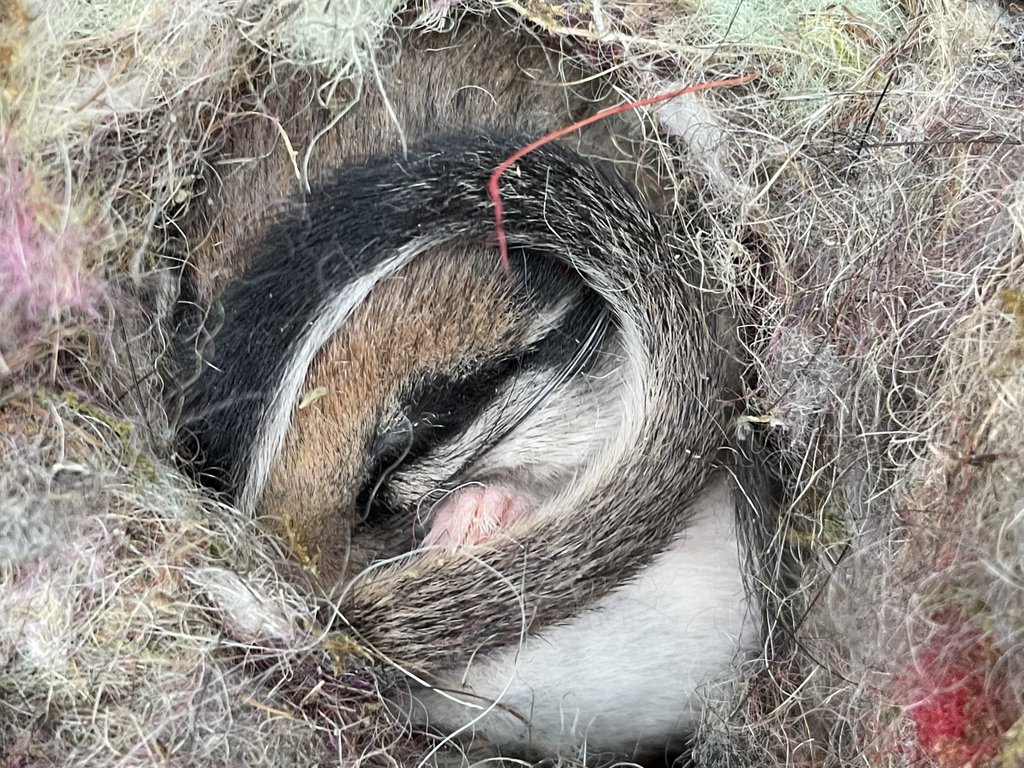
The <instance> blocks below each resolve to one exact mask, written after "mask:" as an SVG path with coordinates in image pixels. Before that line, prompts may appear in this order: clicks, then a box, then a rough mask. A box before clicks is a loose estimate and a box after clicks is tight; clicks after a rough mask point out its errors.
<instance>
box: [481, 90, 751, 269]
mask: <svg viewBox="0 0 1024 768" xmlns="http://www.w3.org/2000/svg"><path fill="white" fill-rule="evenodd" d="M756 77H758V73H757V72H748V73H747V74H745V75H742V76H740V77H730V78H728V79H725V80H710V81H708V82H706V83H698V84H697V85H688V86H686V87H685V88H678V89H676V90H674V91H669V92H668V93H662V94H659V95H658V96H651V97H649V98H646V99H640V100H639V101H628V102H626V103H625V104H617V105H615V106H614V107H607V108H605V109H602V110H601V111H599V112H595V113H594V114H593V115H591V116H590V117H587V118H584V119H583V120H580V121H578V122H575V123H572V124H570V125H566V126H563V127H562V128H559V129H558V130H555V131H552V132H551V133H549V134H547V135H545V136H541V137H540V138H539V139H537V140H536V141H532V142H530V143H529V144H527V145H526V146H525V147H523V148H522V149H519V150H517V151H516V152H514V153H512V154H511V155H509V156H508V157H507V158H505V160H504V161H503V162H502V163H501V165H499V166H498V167H497V168H495V169H494V173H492V174H491V178H490V180H489V181H488V182H487V196H488V197H489V198H490V199H491V202H492V203H494V233H495V235H497V238H498V252H499V253H500V254H501V266H502V268H503V269H504V270H505V272H506V273H508V274H511V271H512V270H511V267H510V266H509V261H508V240H507V239H506V237H505V213H504V210H503V208H502V206H501V191H500V190H499V189H498V182H499V181H500V180H501V175H502V174H503V173H504V172H505V171H507V170H508V169H509V168H511V167H512V166H513V165H515V164H516V163H517V162H519V161H520V160H522V159H523V158H524V157H526V156H527V155H528V154H530V153H531V152H533V150H535V149H537V148H538V147H543V146H544V145H545V144H547V143H548V142H549V141H554V140H555V139H560V138H562V137H563V136H565V135H567V134H570V133H572V132H573V131H577V130H579V129H580V128H585V127H587V126H588V125H590V124H591V123H596V122H597V121H598V120H604V119H605V118H606V117H611V116H612V115H617V114H618V113H619V112H625V111H627V110H630V109H638V108H639V107H647V106H650V105H651V104H657V103H659V102H662V101H668V100H669V99H674V98H676V97H677V96H683V95H685V94H687V93H699V92H700V91H707V90H710V89H711V88H728V87H730V86H733V85H743V84H744V83H749V82H750V81H751V80H753V79H754V78H756Z"/></svg>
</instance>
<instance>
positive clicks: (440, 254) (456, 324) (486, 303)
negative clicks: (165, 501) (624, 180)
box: [260, 249, 522, 581]
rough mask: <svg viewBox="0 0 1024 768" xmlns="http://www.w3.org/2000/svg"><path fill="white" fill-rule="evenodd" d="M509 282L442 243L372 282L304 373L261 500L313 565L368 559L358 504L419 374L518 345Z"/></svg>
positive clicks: (326, 568) (487, 259)
mask: <svg viewBox="0 0 1024 768" xmlns="http://www.w3.org/2000/svg"><path fill="white" fill-rule="evenodd" d="M511 288H512V285H511V282H510V281H509V280H508V278H507V277H506V276H505V275H504V274H503V273H502V272H501V270H500V268H499V266H498V264H497V263H496V262H495V261H494V258H493V256H491V255H489V254H480V253H471V252H467V251H466V250H465V249H439V250H438V251H436V252H434V253H432V254H426V255H424V256H423V257H421V258H419V259H417V260H415V261H414V262H413V263H412V264H411V265H410V266H409V267H408V268H406V269H405V270H403V271H402V273H401V275H400V276H396V277H393V278H390V279H387V280H385V281H384V283H383V284H381V285H380V286H378V287H377V288H375V289H374V291H373V292H372V293H371V295H370V297H369V298H368V299H367V300H366V302H364V304H363V305H362V306H361V307H360V308H359V309H358V310H357V311H356V313H355V315H354V316H353V318H352V319H351V320H350V321H349V322H348V323H346V325H345V327H344V329H343V330H342V331H341V332H340V333H338V334H337V335H336V336H335V337H334V339H332V340H331V341H330V342H329V343H328V344H327V345H326V346H325V347H324V348H323V349H322V350H321V351H320V353H319V354H318V355H317V357H316V360H315V361H314V363H313V367H312V369H311V370H310V372H309V375H308V376H307V378H306V388H307V392H314V393H315V394H314V395H313V396H314V397H316V399H315V400H314V401H313V402H310V403H309V404H308V405H306V406H305V407H301V408H298V407H297V408H296V410H295V413H294V416H293V419H292V424H291V427H290V429H289V432H288V436H287V437H286V438H285V445H284V448H283V450H282V452H281V456H280V458H279V460H278V462H277V464H276V465H275V466H274V469H273V470H272V472H271V475H270V480H269V482H268V484H267V487H266V490H265V491H264V495H263V499H262V503H261V504H260V512H261V514H263V515H265V516H266V517H267V519H268V521H269V522H270V524H271V526H272V527H273V528H275V529H277V530H278V531H279V532H280V533H281V534H282V535H283V536H284V538H285V541H286V542H287V543H288V546H289V549H291V551H292V552H294V553H295V555H296V556H297V557H298V558H299V559H300V561H301V562H302V563H303V565H305V566H306V568H307V569H308V570H309V571H311V572H312V573H313V574H314V575H316V576H317V577H319V578H320V579H322V580H329V581H334V580H336V579H337V578H338V577H339V576H341V575H342V574H343V572H344V565H345V563H346V562H347V563H348V564H349V566H350V567H352V568H354V569H357V570H358V569H361V568H363V567H365V566H366V565H368V564H369V562H368V561H369V558H370V557H372V555H373V554H374V553H373V552H372V551H365V550H364V552H363V553H352V552H350V551H349V546H350V541H351V537H352V527H353V525H354V523H355V520H354V519H353V517H352V515H351V513H350V510H352V509H354V507H355V504H356V494H357V493H358V491H359V489H360V487H361V485H362V483H363V481H364V478H363V476H362V473H363V471H364V457H365V455H366V453H367V451H368V450H369V447H370V444H371V443H372V440H373V437H374V432H375V430H376V429H377V426H378V425H379V424H380V423H382V422H384V423H386V422H387V421H388V420H389V419H390V418H391V417H393V416H395V415H396V414H397V409H398V407H399V397H400V395H401V394H402V390H403V389H404V388H408V386H409V383H410V382H411V381H412V380H413V379H414V378H415V377H416V376H417V375H422V374H424V373H427V372H429V371H432V370H447V371H459V370H471V369H472V367H473V366H474V364H475V363H478V362H480V361H481V359H486V358H487V357H490V356H501V355H502V354H506V353H507V352H508V351H509V350H510V349H511V347H512V342H513V340H514V338H515V335H516V334H515V331H516V328H517V323H518V322H519V321H521V320H522V318H521V317H518V316H517V312H516V307H515V305H514V304H512V302H511V301H510V298H511V293H512V291H511ZM467 298H468V299H469V300H467ZM321 393H322V396H317V395H321ZM357 513H358V511H357Z"/></svg>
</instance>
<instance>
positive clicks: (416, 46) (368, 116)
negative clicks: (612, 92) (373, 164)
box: [188, 24, 594, 300]
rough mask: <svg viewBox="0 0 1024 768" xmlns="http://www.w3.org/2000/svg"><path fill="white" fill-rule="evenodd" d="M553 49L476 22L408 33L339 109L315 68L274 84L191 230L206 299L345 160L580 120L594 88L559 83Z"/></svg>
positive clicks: (239, 124)
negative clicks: (324, 93)
mask: <svg viewBox="0 0 1024 768" xmlns="http://www.w3.org/2000/svg"><path fill="white" fill-rule="evenodd" d="M549 56H550V54H549V53H547V52H546V51H544V50H543V49H542V48H541V47H540V45H539V44H538V43H537V42H535V41H533V40H531V39H529V38H526V37H523V36H521V35H516V34H514V33H512V32H510V31H509V30H508V29H505V28H501V29H498V28H489V27H487V26H484V25H479V24H478V25H474V26H473V27H471V28H469V29H467V30H465V31H462V32H461V33H459V34H457V35H448V34H433V33H431V34H423V33H419V34H409V35H408V36H407V37H406V39H405V40H404V41H403V46H402V51H401V55H400V56H399V57H398V59H397V61H396V62H395V63H394V65H393V66H392V67H391V68H390V69H388V70H387V71H386V72H385V74H384V75H383V82H382V83H380V84H376V83H373V82H369V83H367V84H366V87H365V88H363V90H362V92H361V93H360V94H359V97H358V101H356V103H355V104H354V106H351V108H350V109H348V111H345V112H344V114H343V115H341V113H342V112H343V111H344V110H345V109H346V108H347V107H346V104H345V99H344V98H342V97H340V96H339V97H336V98H335V99H334V101H333V102H332V103H331V105H330V106H329V107H325V106H323V105H322V104H320V103H318V102H317V101H315V97H316V94H318V93H319V92H320V90H321V89H323V88H325V87H326V85H325V84H324V83H323V82H321V81H319V80H318V79H317V78H316V77H315V76H311V75H310V74H309V73H308V72H301V73H295V74H294V81H293V82H292V83H290V84H289V85H288V86H287V87H284V88H275V89H268V91H267V93H266V94H265V96H264V97H263V98H261V100H260V103H259V104H257V105H256V110H258V113H256V110H254V114H252V115H249V116H246V117H242V118H239V119H238V120H237V121H236V122H235V123H234V124H233V125H232V126H231V128H230V131H229V133H228V135H227V137H226V140H225V146H224V149H223V150H222V152H221V153H220V155H219V158H218V161H217V164H216V167H215V168H214V169H212V170H213V172H212V173H211V174H209V179H208V184H209V187H210V189H209V191H208V193H207V194H206V195H205V197H204V199H203V201H202V203H200V205H203V206H204V208H203V209H202V210H201V211H199V212H198V215H197V216H195V217H194V218H193V221H194V222H195V225H194V226H192V227H191V228H190V231H189V232H188V235H189V237H190V238H191V239H194V240H195V241H196V245H195V246H194V247H193V248H192V263H193V265H194V267H195V271H196V275H197V277H198V279H199V281H200V284H201V285H202V286H203V288H204V291H203V293H204V298H205V299H207V300H209V299H211V298H212V297H213V296H215V295H217V294H219V293H220V291H221V290H222V289H223V286H224V284H225V283H226V282H227V281H228V280H230V279H231V278H233V277H234V276H236V275H238V274H239V272H240V271H241V270H242V269H243V268H244V267H245V266H246V254H247V253H248V250H249V249H248V248H247V244H248V243H251V242H253V241H255V240H259V239H260V238H261V237H262V236H263V234H264V232H265V231H266V227H267V225H269V224H270V223H271V222H272V221H273V219H274V216H275V215H276V214H277V213H278V212H279V211H280V210H281V208H282V207H283V206H284V205H286V204H291V203H292V202H293V200H292V199H293V197H294V196H295V195H297V194H301V193H302V191H303V190H304V189H305V188H306V185H307V184H309V185H315V184H316V183H317V182H318V181H319V180H322V179H323V178H324V177H325V176H326V175H327V174H328V173H330V171H331V169H333V168H335V167H336V166H338V165H339V164H341V163H344V162H346V161H348V160H352V159H353V158H358V157H362V156H364V155H368V154H377V153H383V152H388V151H392V150H394V149H396V148H398V147H400V146H401V144H402V142H403V140H404V141H406V142H407V143H408V142H412V141H416V140H418V139H422V138H423V137H425V136H430V135H433V134H438V133H447V132H459V131H467V132H481V131H501V132H505V133H512V134H520V133H521V134H523V135H524V136H534V137H535V136H540V135H543V134H544V133H546V132H548V131H551V130H553V129H555V128H558V127H561V126H563V125H565V124H567V123H571V122H573V121H574V120H576V119H578V118H579V117H580V116H581V115H582V114H583V113H584V112H585V111H587V110H588V108H589V103H590V101H591V99H592V98H594V96H593V90H594V89H593V87H592V86H586V87H581V89H580V90H579V91H578V92H577V91H576V90H571V89H569V88H567V87H566V86H564V85H561V84H558V79H557V76H556V73H555V72H554V70H553V68H552V64H551V62H550V61H549ZM325 129H328V130H327V132H326V133H324V134H323V135H322V136H320V134H321V132H322V131H324V130H325ZM284 135H287V137H288V141H287V143H286V142H285V140H284ZM314 141H315V144H314V147H313V151H312V152H310V153H309V164H308V168H303V167H302V164H303V158H304V157H305V156H306V154H307V151H308V150H309V147H310V145H311V143H313V142H314ZM590 144H591V145H593V144H594V142H593V136H592V134H591V137H590ZM288 145H290V149H291V150H292V152H293V153H294V154H292V152H289V146H288ZM304 172H305V173H304ZM300 175H301V176H302V178H301V179H300Z"/></svg>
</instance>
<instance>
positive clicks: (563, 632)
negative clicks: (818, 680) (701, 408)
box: [410, 480, 756, 754]
mask: <svg viewBox="0 0 1024 768" xmlns="http://www.w3.org/2000/svg"><path fill="white" fill-rule="evenodd" d="M695 507H696V510H697V512H696V515H695V517H694V519H693V521H692V522H691V524H690V526H689V527H688V528H687V530H686V531H685V532H684V534H683V535H681V536H680V538H679V539H678V540H677V541H676V542H675V543H674V545H673V546H672V548H671V549H669V550H668V551H666V552H664V553H662V554H661V555H660V556H659V557H657V558H656V559H655V560H654V561H653V562H652V563H651V565H650V566H649V567H648V568H646V569H645V570H644V571H643V572H642V573H641V574H640V575H639V576H638V577H637V578H636V579H635V580H634V581H632V582H630V583H628V584H626V585H624V586H623V587H621V588H620V589H618V590H616V591H615V592H613V593H611V594H609V595H607V596H606V597H605V598H603V599H602V600H601V601H600V602H599V603H598V605H597V607H596V608H595V609H593V610H590V611H587V612H586V613H585V614H583V615H582V616H579V617H578V618H576V619H574V620H573V621H572V622H571V623H567V624H563V625H560V626H555V627H549V628H548V629H546V630H545V631H544V632H543V633H541V634H539V635H535V636H531V637H529V638H527V639H526V640H525V642H524V644H523V645H522V646H521V647H519V648H516V649H509V650H504V651H498V652H495V653H491V654H488V656H487V657H486V658H478V659H475V660H474V661H473V663H472V665H471V666H470V667H469V669H468V670H462V669H459V670H452V671H451V672H450V673H449V674H448V675H447V676H445V677H446V679H449V680H451V681H452V682H451V684H450V686H448V688H449V690H448V691H447V692H446V693H444V694H442V693H440V692H438V691H435V690H430V689H420V690H418V691H416V692H414V696H415V701H414V702H412V703H411V706H410V710H411V712H410V713H411V715H412V719H413V721H414V722H415V723H418V724H421V725H430V726H431V727H433V728H435V729H437V730H440V731H441V732H444V733H455V732H458V735H459V737H460V739H461V740H463V741H465V740H466V739H467V737H470V736H472V737H474V738H476V739H483V740H485V741H487V742H490V743H492V744H495V745H497V746H499V747H501V748H503V749H505V750H512V751H516V752H522V751H526V752H543V753H546V754H551V753H554V752H559V753H563V754H566V753H575V752H577V751H578V750H580V749H581V748H584V747H585V748H586V750H587V752H589V753H591V754H593V753H595V752H597V753H600V752H616V753H627V754H628V753H632V752H633V750H634V749H636V748H638V747H640V748H643V747H645V746H646V747H648V748H650V747H654V748H658V747H659V746H663V745H664V744H665V743H666V742H668V741H670V740H671V739H672V738H673V737H678V736H679V735H680V734H681V733H684V732H685V731H686V730H687V729H689V728H691V727H692V726H693V725H694V724H695V722H696V718H697V717H698V715H699V711H700V697H699V690H700V687H701V685H702V684H704V683H706V682H709V681H713V680H715V679H718V678H721V677H722V676H723V675H724V674H725V673H726V672H727V671H728V669H729V668H730V666H731V665H732V664H733V662H734V661H735V660H736V655H737V653H738V652H739V651H740V650H741V649H743V648H749V647H750V646H751V644H752V642H753V640H754V638H755V637H756V626H755V622H754V621H753V619H752V618H751V616H750V615H749V610H748V601H747V599H746V595H745V592H744V586H743V577H742V571H741V553H740V552H739V549H738V545H737V538H736V531H735V511H734V510H735V505H734V503H733V500H732V497H731V492H730V490H729V487H728V483H727V482H726V481H725V480H722V481H719V482H717V483H715V484H714V485H713V486H712V487H711V489H710V490H709V491H707V492H705V493H704V494H703V496H702V497H701V498H700V499H699V500H698V501H697V502H696V503H695ZM460 682H461V683H462V688H461V690H462V691H465V692H467V693H471V694H472V695H471V696H458V695H454V694H452V693H451V691H454V690H456V689H459V683H460ZM495 701H496V702H498V705H497V706H488V704H489V702H495Z"/></svg>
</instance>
